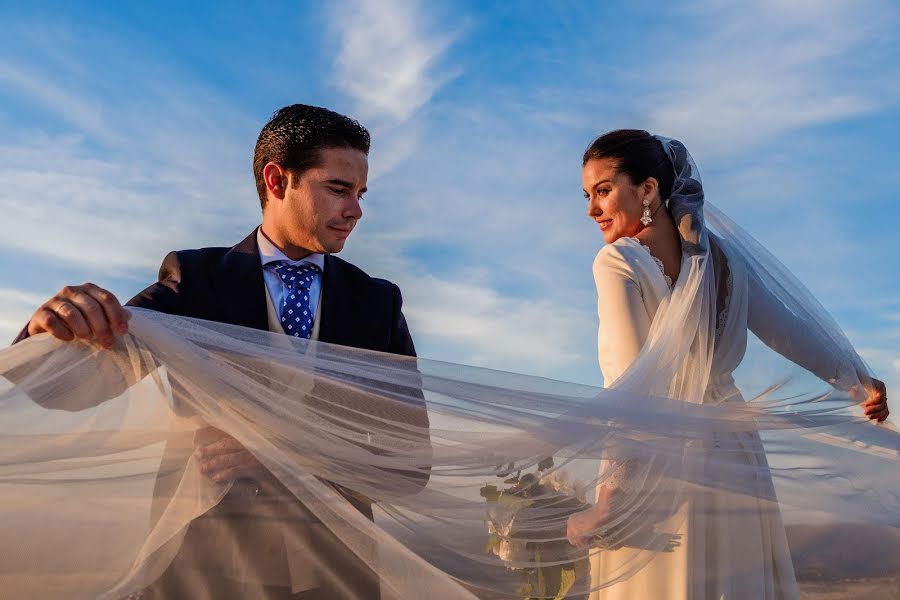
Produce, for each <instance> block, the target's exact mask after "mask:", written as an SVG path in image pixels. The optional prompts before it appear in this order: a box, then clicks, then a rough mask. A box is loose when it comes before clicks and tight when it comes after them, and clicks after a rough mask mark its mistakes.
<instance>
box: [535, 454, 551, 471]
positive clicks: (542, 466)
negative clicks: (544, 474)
mask: <svg viewBox="0 0 900 600" xmlns="http://www.w3.org/2000/svg"><path fill="white" fill-rule="evenodd" d="M552 468H553V457H552V456H548V457H547V458H545V459H544V460H542V461H541V462H539V463H538V466H537V469H538V471H546V470H547V469H552Z"/></svg>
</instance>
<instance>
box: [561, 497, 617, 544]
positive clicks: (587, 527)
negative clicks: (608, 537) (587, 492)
mask: <svg viewBox="0 0 900 600" xmlns="http://www.w3.org/2000/svg"><path fill="white" fill-rule="evenodd" d="M610 498H611V494H609V493H604V492H602V491H601V493H600V496H599V497H598V499H597V503H596V504H594V505H593V506H591V507H590V508H588V509H586V510H583V511H581V512H577V513H575V514H573V515H570V516H569V521H568V523H567V525H566V537H567V538H568V539H569V543H570V544H572V545H573V546H575V547H576V548H578V549H580V550H583V549H585V548H588V547H589V546H590V545H591V540H592V539H593V538H594V536H595V535H596V534H597V532H598V531H599V529H600V528H601V527H602V526H603V525H604V524H605V523H606V521H607V520H608V519H609V501H610Z"/></svg>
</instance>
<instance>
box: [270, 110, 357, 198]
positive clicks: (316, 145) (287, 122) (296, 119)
mask: <svg viewBox="0 0 900 600" xmlns="http://www.w3.org/2000/svg"><path fill="white" fill-rule="evenodd" d="M370 142H371V140H370V138H369V132H368V131H367V130H366V128H365V127H363V126H362V125H360V124H359V122H358V121H356V120H354V119H351V118H350V117H346V116H344V115H342V114H338V113H336V112H334V111H331V110H328V109H327V108H320V107H318V106H309V105H307V104H292V105H290V106H285V107H284V108H282V109H279V110H278V111H277V112H276V113H275V114H274V115H273V116H272V118H271V119H270V120H269V122H268V123H266V124H265V126H264V127H263V128H262V131H260V132H259V138H258V139H257V140H256V149H255V150H254V152H253V176H254V177H255V178H256V192H257V193H258V194H259V202H260V205H261V206H262V207H263V208H265V207H266V182H265V180H264V179H263V169H264V168H265V166H266V165H267V164H268V163H270V162H273V163H277V164H279V165H281V166H282V167H283V168H285V169H287V170H290V171H293V172H294V173H295V174H298V175H299V174H301V173H303V172H304V171H306V170H308V169H312V168H314V167H316V166H318V164H319V158H320V151H321V150H323V149H325V148H353V149H355V150H359V151H361V152H363V153H365V154H368V153H369V144H370Z"/></svg>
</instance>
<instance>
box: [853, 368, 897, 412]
mask: <svg viewBox="0 0 900 600" xmlns="http://www.w3.org/2000/svg"><path fill="white" fill-rule="evenodd" d="M862 381H863V383H862V385H861V386H855V387H856V389H855V390H854V391H855V396H856V397H857V399H858V400H859V402H860V404H862V408H863V411H864V412H865V414H866V416H867V417H868V418H869V419H871V420H873V421H877V422H878V423H881V422H882V421H884V420H885V419H887V418H888V415H889V414H891V413H890V411H889V410H888V404H887V389H886V388H885V385H884V382H883V381H880V380H878V379H868V378H865V379H862ZM860 388H861V389H860Z"/></svg>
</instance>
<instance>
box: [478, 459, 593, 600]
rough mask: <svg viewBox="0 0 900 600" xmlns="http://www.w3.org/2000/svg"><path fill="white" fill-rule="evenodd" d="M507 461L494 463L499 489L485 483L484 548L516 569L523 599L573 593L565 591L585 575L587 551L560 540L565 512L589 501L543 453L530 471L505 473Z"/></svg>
mask: <svg viewBox="0 0 900 600" xmlns="http://www.w3.org/2000/svg"><path fill="white" fill-rule="evenodd" d="M512 470H513V465H512V464H510V465H509V466H508V467H506V468H503V467H500V468H498V475H497V476H498V477H508V479H506V480H505V481H504V482H503V483H504V484H505V485H507V486H508V487H505V488H503V489H500V488H498V487H497V486H496V485H485V486H484V487H482V488H481V496H482V497H483V498H484V499H485V500H486V501H487V503H488V510H487V513H488V514H487V527H488V540H487V543H486V544H485V552H487V553H493V554H495V555H497V556H498V557H499V558H500V560H502V561H503V562H505V563H507V567H508V568H510V569H513V570H516V571H521V574H522V579H523V582H522V585H521V586H520V587H519V590H518V591H519V592H520V593H521V594H522V595H523V597H524V598H525V600H532V599H537V598H553V599H554V600H562V599H563V598H570V599H571V598H573V597H572V596H569V595H568V593H569V590H571V589H572V587H573V586H574V585H575V583H576V582H577V581H579V580H584V579H586V578H587V577H588V576H589V572H590V569H589V565H588V554H587V551H586V550H585V551H579V550H576V549H575V548H574V547H573V546H571V545H570V544H569V542H568V540H567V539H566V525H567V521H568V517H569V515H571V514H573V513H576V512H579V511H582V510H585V509H586V508H588V507H589V506H590V505H589V504H588V503H587V502H585V500H584V498H582V497H580V496H579V495H578V494H577V492H576V489H575V484H574V482H572V481H571V480H570V479H569V478H568V476H567V474H566V473H565V472H564V471H560V470H555V469H553V459H552V457H551V458H546V459H544V460H542V461H541V462H540V463H538V465H537V469H536V471H535V472H533V473H526V474H524V475H523V474H522V472H521V471H519V472H517V473H516V474H515V475H512V476H511V477H510V475H511V473H512Z"/></svg>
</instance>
